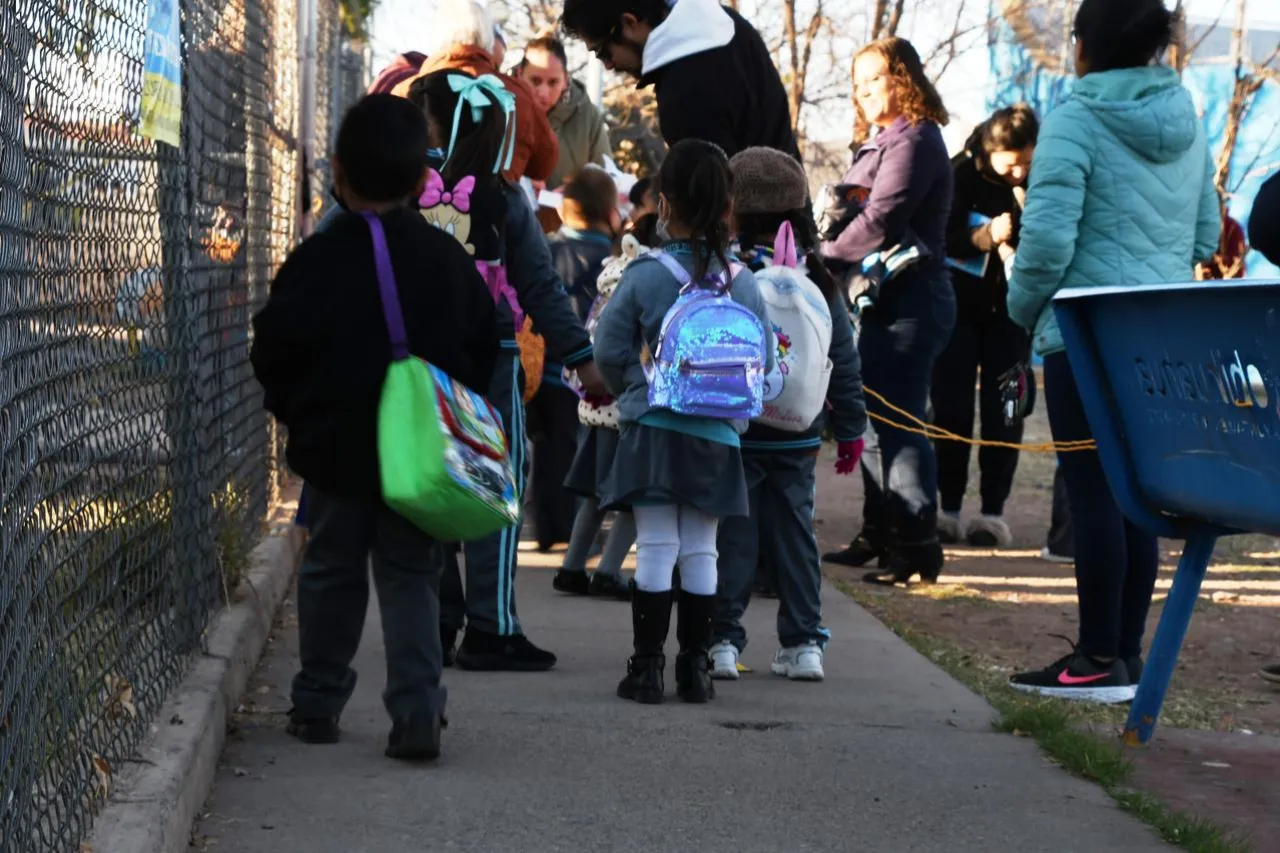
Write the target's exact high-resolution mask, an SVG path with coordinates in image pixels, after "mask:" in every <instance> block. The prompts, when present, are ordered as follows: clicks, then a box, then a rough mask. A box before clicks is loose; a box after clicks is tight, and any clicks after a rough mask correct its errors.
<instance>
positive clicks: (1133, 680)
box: [1124, 657, 1142, 691]
mask: <svg viewBox="0 0 1280 853" xmlns="http://www.w3.org/2000/svg"><path fill="white" fill-rule="evenodd" d="M1124 668H1125V670H1126V671H1127V672H1128V673H1129V683H1130V684H1132V685H1133V689H1134V690H1135V691H1136V690H1137V689H1138V685H1139V684H1140V683H1141V682H1142V658H1141V657H1134V658H1125V659H1124Z"/></svg>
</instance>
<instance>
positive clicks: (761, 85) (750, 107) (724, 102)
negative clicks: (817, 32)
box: [640, 0, 800, 160]
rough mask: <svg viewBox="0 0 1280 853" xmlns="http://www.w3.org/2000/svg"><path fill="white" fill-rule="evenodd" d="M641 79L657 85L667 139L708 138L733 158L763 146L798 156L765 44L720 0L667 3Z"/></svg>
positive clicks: (788, 112) (788, 114)
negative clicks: (669, 10) (667, 10)
mask: <svg viewBox="0 0 1280 853" xmlns="http://www.w3.org/2000/svg"><path fill="white" fill-rule="evenodd" d="M640 85H641V86H649V85H652V86H653V87H654V96H655V97H656V98H657V100H658V124H659V126H660V127H661V130H662V138H663V139H664V140H665V141H666V143H667V145H675V144H676V143H677V142H679V141H681V140H682V139H705V140H707V141H708V142H714V143H715V144H716V145H719V146H720V147H721V148H723V149H724V152H725V154H727V155H728V156H730V157H732V156H733V155H734V154H737V153H738V152H739V151H741V150H743V149H744V148H751V147H752V146H756V145H763V146H765V147H768V148H776V149H778V150H779V151H785V152H786V153H788V154H790V155H791V156H793V157H795V158H796V159H797V160H799V159H800V151H799V149H798V148H797V147H796V137H795V134H794V133H793V132H792V130H791V108H790V105H789V102H788V100H787V92H786V90H785V89H784V88H783V87H782V78H781V77H779V76H778V70H777V68H775V67H774V64H773V57H772V56H770V55H769V49H768V48H767V47H766V46H765V43H764V40H763V39H761V38H760V34H759V33H758V32H756V30H755V28H754V27H752V26H751V25H750V24H749V23H747V22H746V20H745V19H743V17H742V16H741V15H739V14H738V13H737V12H735V11H733V10H732V9H726V8H725V7H723V6H721V5H720V4H719V2H717V0H680V2H678V3H676V4H675V5H674V6H673V7H672V8H671V12H670V14H669V15H668V16H667V19H666V20H665V21H663V22H662V23H661V24H659V25H658V26H657V27H655V28H654V30H653V32H651V33H650V34H649V39H648V41H646V42H645V46H644V57H643V68H642V70H641V76H640Z"/></svg>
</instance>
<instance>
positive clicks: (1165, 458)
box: [1054, 280, 1280, 745]
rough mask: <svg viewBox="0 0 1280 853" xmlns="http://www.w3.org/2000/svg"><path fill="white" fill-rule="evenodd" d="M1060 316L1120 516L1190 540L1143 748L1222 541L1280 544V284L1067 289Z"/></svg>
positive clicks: (1165, 622)
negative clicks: (1265, 536) (1240, 536)
mask: <svg viewBox="0 0 1280 853" xmlns="http://www.w3.org/2000/svg"><path fill="white" fill-rule="evenodd" d="M1054 310H1055V312H1056V314H1057V317H1058V323H1059V325H1060V327H1061V329H1062V335H1063V340H1064V341H1065V343H1066V346H1067V356H1068V358H1069V360H1070V362H1071V369H1072V372H1073V373H1074V374H1075V378H1076V382H1077V384H1078V385H1079V387H1080V394H1081V398H1082V400H1083V402H1084V407H1085V413H1086V415H1087V416H1088V418H1089V424H1090V426H1091V427H1092V428H1093V432H1094V438H1095V439H1096V440H1097V443H1098V455H1099V457H1100V458H1101V460H1102V465H1103V469H1104V470H1105V471H1106V474H1107V480H1108V482H1109V483H1110V485H1111V490H1112V492H1113V493H1114V494H1115V496H1116V501H1117V503H1119V505H1120V508H1121V510H1122V511H1123V512H1124V513H1125V515H1126V516H1128V517H1129V519H1130V520H1131V521H1133V522H1134V523H1135V524H1137V525H1139V526H1140V527H1142V528H1144V529H1146V530H1147V531H1149V532H1151V533H1153V534H1156V535H1158V536H1162V537H1166V538H1175V539H1186V540H1187V546H1186V548H1185V550H1184V552H1183V556H1182V559H1181V560H1180V561H1179V563H1178V570H1177V573H1176V575H1175V577H1174V582H1173V588H1172V590H1171V591H1170V595H1169V599H1168V601H1167V602H1166V603H1165V608H1164V613H1163V614H1162V616H1161V619H1160V627H1159V629H1158V630H1157V632H1156V637H1155V640H1154V641H1153V643H1152V646H1151V650H1150V653H1149V660H1148V664H1147V669H1146V671H1145V672H1144V674H1143V678H1142V683H1141V685H1140V687H1139V690H1138V697H1137V699H1136V700H1135V702H1134V706H1133V709H1132V712H1131V714H1130V718H1129V724H1128V727H1127V729H1126V735H1125V737H1126V742H1128V743H1131V744H1135V745H1137V744H1145V743H1147V742H1148V741H1149V740H1150V739H1151V736H1152V734H1153V732H1154V730H1155V725H1156V721H1157V719H1158V717H1159V712H1160V706H1161V704H1162V703H1163V701H1164V695H1165V692H1166V691H1167V689H1168V686H1169V678H1170V676H1171V675H1172V673H1173V669H1174V665H1175V664H1176V662H1177V657H1178V652H1179V650H1180V649H1181V646H1182V641H1183V638H1184V637H1185V636H1186V631H1187V625H1188V624H1189V623H1190V620H1191V613H1192V609H1193V608H1194V606H1195V601H1196V597H1197V595H1198V594H1199V591H1200V584H1201V582H1202V581H1203V579H1204V573H1205V571H1206V569H1207V567H1208V564H1209V559H1210V557H1211V556H1212V554H1213V546H1214V543H1215V542H1216V541H1217V539H1218V538H1219V537H1220V536H1226V535H1231V534H1235V533H1242V532H1246V531H1256V532H1262V533H1270V534H1273V535H1280V280H1270V281H1261V280H1259V281H1239V282H1231V283H1216V282H1215V283H1213V284H1202V283H1194V284H1175V285H1149V286H1142V287H1114V288H1086V289H1078V290H1064V291H1062V292H1061V293H1060V294H1058V296H1057V298H1056V299H1055V300H1054Z"/></svg>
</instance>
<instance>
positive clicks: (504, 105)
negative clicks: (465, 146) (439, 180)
mask: <svg viewBox="0 0 1280 853" xmlns="http://www.w3.org/2000/svg"><path fill="white" fill-rule="evenodd" d="M447 79H448V81H449V88H450V89H452V90H453V91H454V92H457V93H458V106H457V107H455V108H454V110H453V132H452V133H451V134H450V135H449V153H448V154H447V155H446V157H445V161H446V162H448V159H449V158H450V157H452V156H453V147H454V145H455V144H456V143H457V141H458V120H459V119H460V118H461V117H462V108H463V106H464V105H466V106H470V107H471V120H472V121H480V119H481V118H483V116H484V110H485V109H487V108H489V107H491V106H493V105H494V104H495V103H496V104H497V105H498V108H499V109H501V110H502V113H503V119H504V126H503V132H502V147H501V148H499V149H498V159H497V161H496V162H495V163H494V164H493V171H494V173H495V174H497V173H499V172H505V171H507V170H508V169H510V168H511V160H512V157H513V156H514V154H515V128H514V127H513V126H512V125H513V121H514V119H515V114H516V96H515V95H513V94H511V92H509V91H507V87H506V86H504V85H503V84H502V80H501V78H499V77H498V76H497V75H495V74H482V75H481V76H479V77H467V76H466V75H464V74H450V75H449V77H448V78H447Z"/></svg>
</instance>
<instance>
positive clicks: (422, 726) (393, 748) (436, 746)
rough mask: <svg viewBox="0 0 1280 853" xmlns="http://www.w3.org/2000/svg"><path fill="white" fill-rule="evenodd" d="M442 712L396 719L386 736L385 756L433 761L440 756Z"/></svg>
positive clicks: (403, 759) (407, 759)
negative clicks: (388, 734) (415, 717)
mask: <svg viewBox="0 0 1280 853" xmlns="http://www.w3.org/2000/svg"><path fill="white" fill-rule="evenodd" d="M443 727H444V717H443V715H442V714H430V715H429V716H426V717H421V718H418V719H411V720H396V721H395V722H393V723H392V724H391V736H390V737H388V738H387V749H386V751H385V752H384V753H383V754H384V755H386V756H387V758H394V759H397V760H399V761H434V760H435V759H437V758H439V757H440V729H441V728H443Z"/></svg>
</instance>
